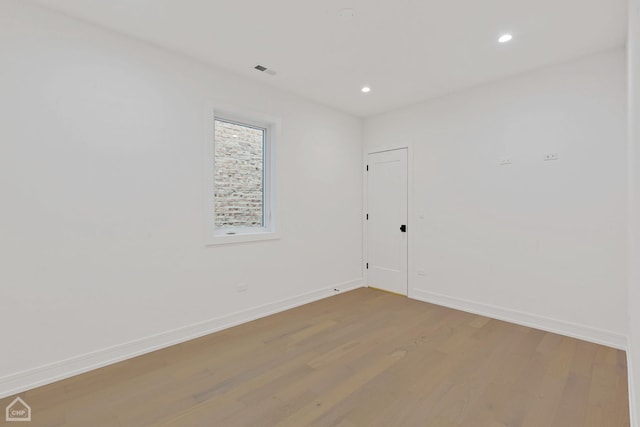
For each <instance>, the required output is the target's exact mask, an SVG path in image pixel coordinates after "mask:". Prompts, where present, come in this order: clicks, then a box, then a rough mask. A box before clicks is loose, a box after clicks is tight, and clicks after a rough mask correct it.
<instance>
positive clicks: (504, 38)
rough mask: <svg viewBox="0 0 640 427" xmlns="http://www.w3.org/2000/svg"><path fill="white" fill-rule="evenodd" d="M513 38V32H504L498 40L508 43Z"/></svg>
mask: <svg viewBox="0 0 640 427" xmlns="http://www.w3.org/2000/svg"><path fill="white" fill-rule="evenodd" d="M511 39H513V36H512V35H511V34H503V35H501V36H500V38H499V39H498V42H500V43H507V42H510V41H511Z"/></svg>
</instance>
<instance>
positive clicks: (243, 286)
mask: <svg viewBox="0 0 640 427" xmlns="http://www.w3.org/2000/svg"><path fill="white" fill-rule="evenodd" d="M248 290H249V285H247V284H246V283H244V282H240V283H238V284H237V285H236V291H237V292H247V291H248Z"/></svg>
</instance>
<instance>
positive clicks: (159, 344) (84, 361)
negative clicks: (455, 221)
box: [0, 278, 362, 398]
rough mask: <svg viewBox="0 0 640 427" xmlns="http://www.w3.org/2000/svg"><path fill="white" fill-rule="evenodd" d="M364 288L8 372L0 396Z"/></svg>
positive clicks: (301, 298) (326, 291)
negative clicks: (15, 371)
mask: <svg viewBox="0 0 640 427" xmlns="http://www.w3.org/2000/svg"><path fill="white" fill-rule="evenodd" d="M360 287H362V279H361V278H360V279H353V280H349V281H347V282H343V283H338V284H335V285H332V286H327V287H325V288H322V289H318V290H316V291H312V292H308V293H305V294H301V295H298V296H295V297H292V298H286V299H283V300H280V301H275V302H272V303H269V304H265V305H261V306H258V307H254V308H251V309H248V310H243V311H239V312H236V313H233V314H229V315H226V316H222V317H218V318H214V319H210V320H206V321H204V322H200V323H195V324H193V325H189V326H185V327H182V328H178V329H173V330H171V331H167V332H162V333H160V334H156V335H152V336H148V337H146V338H141V339H139V340H135V341H130V342H127V343H123V344H119V345H116V346H113V347H109V348H105V349H102V350H98V351H95V352H91V353H87V354H84V355H80V356H76V357H72V358H69V359H66V360H62V361H59V362H55V363H52V364H49V365H45V366H41V367H38V368H34V369H29V370H27V371H23V372H18V373H16V374H11V375H7V376H5V377H2V378H0V398H4V397H7V396H12V395H14V394H17V393H22V392H24V391H27V390H30V389H32V388H35V387H40V386H43V385H46V384H50V383H52V382H55V381H59V380H63V379H65V378H69V377H72V376H74V375H78V374H82V373H84V372H88V371H91V370H94V369H98V368H101V367H104V366H107V365H111V364H113V363H117V362H120V361H123V360H127V359H130V358H133V357H136V356H140V355H142V354H147V353H150V352H152V351H156V350H160V349H163V348H166V347H170V346H172V345H176V344H179V343H181V342H185V341H189V340H192V339H195V338H199V337H202V336H205V335H209V334H212V333H214V332H218V331H221V330H223V329H227V328H231V327H233V326H237V325H240V324H242V323H246V322H250V321H252V320H255V319H259V318H261V317H265V316H269V315H271V314H275V313H279V312H281V311H285V310H289V309H291V308H294V307H298V306H301V305H304V304H308V303H310V302H313V301H317V300H320V299H324V298H328V297H330V296H333V295H335V294H336V293H337V292H336V290H337V291H339V292H346V291H350V290H353V289H357V288H360Z"/></svg>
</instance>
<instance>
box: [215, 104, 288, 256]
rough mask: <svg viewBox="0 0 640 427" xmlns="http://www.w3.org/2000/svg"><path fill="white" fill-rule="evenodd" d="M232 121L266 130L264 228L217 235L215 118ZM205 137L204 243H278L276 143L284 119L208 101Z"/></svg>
mask: <svg viewBox="0 0 640 427" xmlns="http://www.w3.org/2000/svg"><path fill="white" fill-rule="evenodd" d="M216 117H220V118H221V119H227V120H232V121H235V122H239V123H246V124H249V125H255V126H258V127H261V128H264V129H266V130H267V141H266V151H265V153H264V155H265V161H264V163H265V168H266V170H265V183H264V185H265V203H264V207H265V212H264V214H265V227H264V228H261V229H258V230H256V231H252V232H239V233H238V234H233V235H224V234H220V233H217V232H216V228H215V217H214V216H213V211H214V209H215V208H214V201H215V189H214V178H215V177H214V170H213V165H214V154H215V148H214V134H215V125H214V123H215V118H216ZM203 120H204V136H203V147H204V150H203V168H204V174H203V175H204V183H203V216H204V244H205V246H211V245H224V244H232V243H246V242H255V241H263V240H277V239H279V238H280V234H279V232H278V230H279V229H278V227H277V225H276V221H277V219H278V214H277V211H278V206H279V203H278V194H279V191H278V180H277V178H276V176H277V144H278V141H279V138H280V135H281V120H280V119H279V118H277V117H272V116H268V115H266V114H263V113H260V112H255V111H251V110H247V109H239V108H237V107H233V106H225V105H221V104H214V103H213V102H212V101H206V102H205V106H204V115H203Z"/></svg>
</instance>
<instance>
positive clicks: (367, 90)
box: [361, 86, 371, 93]
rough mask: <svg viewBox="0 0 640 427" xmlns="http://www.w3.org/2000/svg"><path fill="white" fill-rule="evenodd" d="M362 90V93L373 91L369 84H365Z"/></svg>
mask: <svg viewBox="0 0 640 427" xmlns="http://www.w3.org/2000/svg"><path fill="white" fill-rule="evenodd" d="M361 90H362V93H369V92H371V88H370V87H369V86H365V87H363V88H362V89H361Z"/></svg>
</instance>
